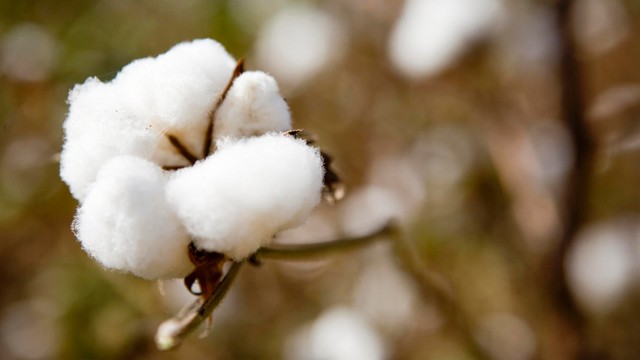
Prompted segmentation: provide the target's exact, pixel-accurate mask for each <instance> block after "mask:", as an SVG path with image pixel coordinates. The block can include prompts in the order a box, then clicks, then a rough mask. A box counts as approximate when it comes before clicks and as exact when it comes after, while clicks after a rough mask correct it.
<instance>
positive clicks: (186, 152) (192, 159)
mask: <svg viewBox="0 0 640 360" xmlns="http://www.w3.org/2000/svg"><path fill="white" fill-rule="evenodd" d="M165 135H166V136H167V139H169V142H170V143H171V145H173V147H175V148H176V150H178V152H179V153H180V155H182V156H183V157H184V158H185V159H187V160H188V161H189V162H190V163H191V165H193V164H195V163H196V161H198V158H197V157H196V156H195V155H193V154H192V153H191V151H189V149H187V148H186V147H185V146H184V145H183V144H182V142H180V140H179V139H178V138H177V137H175V136H173V135H171V134H165Z"/></svg>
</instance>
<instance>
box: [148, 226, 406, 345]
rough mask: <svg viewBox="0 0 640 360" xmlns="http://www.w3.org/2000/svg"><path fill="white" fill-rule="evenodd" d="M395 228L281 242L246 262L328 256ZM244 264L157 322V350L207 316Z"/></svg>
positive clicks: (234, 265) (237, 264) (235, 265)
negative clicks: (204, 294)
mask: <svg viewBox="0 0 640 360" xmlns="http://www.w3.org/2000/svg"><path fill="white" fill-rule="evenodd" d="M394 231H396V230H395V227H394V226H393V225H392V224H388V225H386V226H384V227H383V228H381V229H379V230H377V231H374V232H373V233H371V234H370V235H367V236H363V237H359V238H354V239H344V240H336V241H330V242H325V243H318V244H305V245H280V246H276V247H273V248H262V249H260V250H258V251H257V252H256V253H255V254H254V255H253V256H252V257H251V258H250V259H249V261H250V262H259V261H261V260H264V259H277V260H305V259H309V258H314V257H320V256H325V255H330V254H334V253H336V252H343V251H348V250H354V249H357V248H360V247H362V246H365V245H368V244H371V243H373V242H374V241H377V240H379V239H381V238H383V236H384V235H390V234H391V233H393V232H394ZM243 263H244V262H233V263H232V265H231V268H230V269H229V271H228V272H227V274H226V275H225V276H224V278H223V279H222V280H221V281H220V282H219V283H218V284H217V286H216V287H215V289H213V291H212V292H211V294H210V295H209V296H208V297H204V298H199V299H198V300H196V301H195V302H193V303H191V304H189V305H188V306H187V307H186V308H185V309H183V310H182V311H181V312H180V313H179V314H178V315H176V316H175V317H173V318H171V319H168V320H166V321H164V322H163V323H162V324H160V326H159V327H158V331H157V332H156V337H155V340H156V345H157V346H158V349H160V350H170V349H174V348H176V347H178V346H179V345H180V344H181V343H182V341H183V340H184V339H185V338H186V337H187V336H188V335H189V334H191V333H192V332H193V331H195V330H196V329H197V328H198V327H199V326H200V324H202V323H203V322H204V321H205V320H206V319H208V318H209V316H210V315H211V313H212V312H213V310H214V309H215V308H216V307H217V306H218V304H220V302H221V301H222V299H223V298H224V296H225V295H226V293H227V291H228V290H229V288H230V287H231V284H232V283H233V280H234V279H235V277H236V275H237V274H238V271H239V270H240V266H241V265H242V264H243Z"/></svg>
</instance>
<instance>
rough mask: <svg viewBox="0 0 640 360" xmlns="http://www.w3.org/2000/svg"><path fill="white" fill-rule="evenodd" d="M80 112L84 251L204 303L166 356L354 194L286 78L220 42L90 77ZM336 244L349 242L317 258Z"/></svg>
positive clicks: (73, 137)
mask: <svg viewBox="0 0 640 360" xmlns="http://www.w3.org/2000/svg"><path fill="white" fill-rule="evenodd" d="M68 105H69V112H68V114H67V117H66V120H65V122H64V134H65V139H64V145H63V149H62V152H61V155H60V175H61V177H62V179H63V181H64V182H65V183H66V184H67V185H68V186H69V189H70V191H71V194H72V195H73V196H74V197H75V198H76V199H77V200H78V202H79V207H78V210H77V214H76V216H75V219H74V221H73V226H72V228H73V230H74V233H75V235H76V237H77V238H78V240H79V242H80V244H81V245H82V247H83V249H84V250H85V251H86V252H87V253H88V254H89V255H90V256H91V257H93V258H94V259H95V260H96V261H97V262H98V263H100V264H101V265H102V266H104V267H106V268H109V269H114V270H118V271H123V272H128V273H132V274H134V275H136V276H139V277H142V278H145V279H148V280H159V279H171V278H184V282H185V285H186V286H187V288H188V289H189V290H190V291H191V292H193V293H194V294H197V295H200V298H199V299H198V300H197V302H196V303H194V304H192V305H190V306H189V307H188V308H186V310H185V311H184V312H182V313H181V314H178V316H177V317H176V318H174V319H172V320H170V321H168V322H166V323H165V324H163V325H162V326H161V327H160V329H159V332H158V336H157V342H158V345H159V347H160V348H162V349H167V348H171V347H174V346H177V345H178V344H179V343H180V341H181V339H182V337H184V336H186V335H187V334H188V333H190V332H191V331H193V330H194V329H195V328H196V327H197V325H198V324H199V323H200V322H202V321H203V320H204V319H205V318H208V317H209V315H210V313H211V311H212V310H213V308H215V306H216V305H217V304H218V303H219V302H220V301H221V300H222V297H224V294H225V293H226V291H227V290H228V288H229V286H230V284H231V282H232V281H233V278H234V277H235V275H236V274H237V272H238V269H239V266H240V264H242V263H243V262H245V261H247V260H250V261H251V262H252V263H257V262H258V261H259V260H261V259H262V258H268V257H269V256H268V255H269V254H272V252H269V250H268V248H266V247H267V246H268V245H270V244H271V243H272V241H273V239H274V237H275V235H276V234H277V233H279V232H281V231H283V230H287V229H290V228H293V227H296V226H299V225H301V224H303V223H304V222H305V220H306V219H307V217H308V216H309V215H310V213H311V212H312V211H313V209H314V208H315V207H316V205H317V204H318V203H319V202H320V201H321V200H322V199H323V198H324V199H325V200H326V201H328V202H330V203H333V202H335V201H336V200H339V199H340V198H341V197H342V196H343V195H344V187H343V185H342V184H341V183H340V181H339V178H338V176H337V175H336V174H335V173H334V172H333V171H332V169H331V161H332V159H331V158H330V157H329V156H328V155H327V154H325V153H324V152H322V151H320V149H319V148H318V147H316V146H315V145H314V141H313V140H311V138H310V137H309V136H308V135H306V134H304V133H303V132H301V131H300V130H293V129H292V122H291V114H290V112H289V108H288V106H287V103H286V102H285V100H284V99H283V97H282V95H281V94H280V91H279V88H278V85H277V83H276V81H275V79H274V78H273V77H271V76H270V75H268V74H266V73H264V72H261V71H244V65H243V61H242V60H240V61H236V60H235V59H234V58H233V57H232V56H231V55H229V53H228V52H227V51H226V50H225V49H224V47H223V46H222V45H220V44H219V43H218V42H216V41H214V40H211V39H200V40H194V41H191V42H184V43H180V44H178V45H176V46H174V47H173V48H171V49H170V50H169V51H167V52H166V53H164V54H161V55H159V56H157V57H148V58H143V59H138V60H135V61H133V62H132V63H130V64H128V65H126V66H125V67H124V68H122V70H120V71H119V72H118V74H117V75H116V77H115V78H114V79H113V80H111V81H108V82H103V81H100V80H99V79H97V78H94V77H92V78H89V79H87V80H86V81H85V82H84V83H82V84H79V85H76V86H75V87H74V88H73V89H72V90H71V91H70V93H69V98H68ZM359 243H360V242H359ZM359 243H358V244H359ZM332 247H335V248H337V249H340V248H343V247H344V246H343V244H340V242H335V243H330V244H319V247H318V250H319V253H326V252H327V249H328V248H332ZM313 249H314V248H313V245H312V246H311V247H309V246H307V248H305V249H303V251H302V253H304V254H305V256H308V255H309V253H313ZM299 250H300V249H295V248H286V249H280V250H276V253H277V254H279V258H283V257H284V258H286V257H287V254H289V255H290V257H296V256H298V255H299V254H301V252H300V251H299ZM261 251H262V252H261ZM261 254H262V255H261ZM229 263H231V266H225V265H226V264H229ZM195 285H197V287H196V286H195Z"/></svg>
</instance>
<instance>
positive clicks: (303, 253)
mask: <svg viewBox="0 0 640 360" xmlns="http://www.w3.org/2000/svg"><path fill="white" fill-rule="evenodd" d="M394 231H396V226H394V225H393V224H392V223H389V224H387V225H385V226H384V227H382V228H381V229H379V230H377V231H374V232H373V233H371V234H369V235H366V236H362V237H358V238H353V239H342V240H334V241H329V242H323V243H317V244H303V245H277V246H273V247H267V248H261V249H260V250H258V252H256V253H255V255H253V256H252V259H251V260H252V261H257V262H260V261H262V260H266V259H273V260H308V259H310V258H317V257H322V256H327V255H332V254H336V253H341V252H345V251H351V250H355V249H358V248H361V247H363V246H366V245H369V244H371V243H373V242H375V241H378V240H380V239H383V238H384V236H388V235H391V234H392V233H393V232H394Z"/></svg>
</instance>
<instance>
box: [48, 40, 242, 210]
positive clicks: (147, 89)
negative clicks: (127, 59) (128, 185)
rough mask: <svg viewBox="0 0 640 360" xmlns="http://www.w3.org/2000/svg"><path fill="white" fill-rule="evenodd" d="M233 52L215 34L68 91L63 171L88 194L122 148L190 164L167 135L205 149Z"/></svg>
mask: <svg viewBox="0 0 640 360" xmlns="http://www.w3.org/2000/svg"><path fill="white" fill-rule="evenodd" d="M234 65H235V61H234V59H233V58H232V57H231V56H230V55H229V54H228V53H227V52H226V50H225V49H224V48H223V47H222V45H220V44H219V43H217V42H216V41H214V40H210V39H202V40H195V41H192V42H188V43H181V44H178V45H176V46H174V47H173V48H172V49H171V50H169V51H168V52H167V53H165V54H162V55H159V56H158V57H155V58H151V57H149V58H144V59H139V60H136V61H134V62H132V63H131V64H129V65H127V66H125V67H124V68H123V69H122V70H121V71H120V72H119V73H118V75H117V76H116V77H115V78H114V79H113V80H112V81H110V82H107V83H103V82H101V81H100V80H98V79H96V78H90V79H88V80H87V81H86V82H85V83H84V84H81V85H77V86H75V87H74V88H73V90H72V91H71V92H70V94H69V98H68V103H69V113H68V115H67V119H66V121H65V123H64V129H65V144H64V147H63V150H62V154H61V157H60V162H61V177H62V179H63V180H64V181H65V182H66V183H67V184H68V185H69V187H70V189H71V193H72V194H73V196H74V197H75V198H76V199H78V200H79V201H81V202H82V201H83V200H84V197H85V196H86V193H87V188H88V187H89V185H90V184H91V183H92V182H93V181H94V180H95V177H96V174H97V173H98V171H99V169H100V167H101V166H102V165H103V164H104V163H105V162H106V161H108V160H109V159H111V158H112V157H114V156H119V155H134V156H139V157H142V158H145V159H148V160H151V161H153V162H155V163H157V164H159V165H166V166H176V165H187V164H186V163H185V159H184V158H182V157H181V156H180V155H179V154H178V153H177V152H176V150H175V148H174V147H173V146H172V145H171V144H170V143H169V141H168V140H167V138H166V136H165V134H166V133H169V134H172V135H174V136H176V137H178V138H180V141H181V142H182V143H183V144H184V145H185V146H186V147H187V148H189V149H191V151H192V152H193V153H197V154H200V153H201V152H202V146H203V143H204V140H203V138H204V132H205V129H206V128H207V124H208V121H209V120H208V115H209V112H210V111H211V109H212V108H213V105H214V103H215V102H216V99H217V97H218V96H219V94H220V93H221V92H222V89H223V88H224V86H225V85H226V83H227V82H228V80H229V78H230V76H231V73H232V71H233V68H234Z"/></svg>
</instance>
